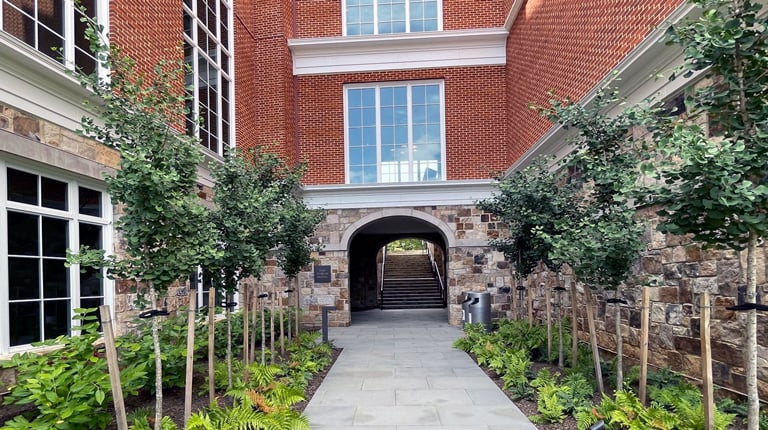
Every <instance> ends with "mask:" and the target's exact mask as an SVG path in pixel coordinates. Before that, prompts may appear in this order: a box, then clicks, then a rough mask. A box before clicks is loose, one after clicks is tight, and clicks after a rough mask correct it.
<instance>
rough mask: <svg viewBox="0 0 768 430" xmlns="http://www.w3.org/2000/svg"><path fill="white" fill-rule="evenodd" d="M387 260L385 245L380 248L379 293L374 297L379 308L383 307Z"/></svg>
mask: <svg viewBox="0 0 768 430" xmlns="http://www.w3.org/2000/svg"><path fill="white" fill-rule="evenodd" d="M386 262H387V247H386V246H385V247H384V248H383V250H382V256H381V282H380V283H379V294H378V297H377V298H376V299H377V301H378V302H379V309H383V308H384V266H385V264H386Z"/></svg>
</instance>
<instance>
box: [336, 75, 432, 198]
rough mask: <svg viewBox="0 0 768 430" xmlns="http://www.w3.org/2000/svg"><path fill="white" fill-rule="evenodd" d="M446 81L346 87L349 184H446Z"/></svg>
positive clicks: (345, 117)
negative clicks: (440, 182)
mask: <svg viewBox="0 0 768 430" xmlns="http://www.w3.org/2000/svg"><path fill="white" fill-rule="evenodd" d="M444 100H445V93H444V87H443V81H415V82H389V83H374V84H350V85H346V86H345V87H344V130H345V132H344V140H345V148H346V173H347V183H349V184H373V183H385V182H420V181H440V180H444V179H445V155H444V154H445V107H444Z"/></svg>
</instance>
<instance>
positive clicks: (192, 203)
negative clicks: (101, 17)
mask: <svg viewBox="0 0 768 430" xmlns="http://www.w3.org/2000/svg"><path fill="white" fill-rule="evenodd" d="M100 31H101V28H99V27H97V26H95V25H92V26H90V28H89V31H88V32H87V34H89V35H90V42H91V47H92V49H93V50H94V52H95V53H96V55H97V58H99V59H100V62H101V64H102V65H103V66H105V67H108V68H109V69H110V71H111V73H110V77H109V79H100V78H99V77H98V76H97V75H96V74H93V75H90V76H84V75H77V78H78V79H79V80H80V83H81V85H82V86H84V87H87V88H89V89H91V90H92V91H93V96H92V97H90V98H89V99H87V100H85V101H84V103H85V105H86V107H87V108H88V109H89V110H90V111H91V112H92V116H88V117H83V119H82V120H81V126H82V134H83V135H84V136H86V137H89V138H93V139H95V140H97V141H99V142H101V143H103V144H104V145H107V146H109V147H112V148H115V149H117V150H118V151H119V152H120V168H119V169H117V170H116V171H115V173H114V174H113V175H112V176H108V177H106V178H105V182H106V184H107V191H108V192H109V195H110V197H111V199H112V202H113V203H115V204H119V205H120V206H121V208H122V213H121V215H120V217H119V218H118V219H117V220H116V222H115V227H116V228H117V229H118V230H120V232H121V233H122V237H123V239H124V247H123V250H124V253H122V254H121V255H120V256H119V257H115V256H109V257H105V255H104V252H103V251H93V250H90V251H89V250H88V249H87V248H83V249H81V250H80V253H79V254H70V256H69V257H70V258H69V261H70V262H71V263H80V264H83V265H90V266H95V267H106V268H107V272H108V273H109V274H110V275H111V276H116V277H120V278H124V279H134V280H136V281H138V282H139V286H140V287H142V286H143V287H149V289H155V290H156V291H157V293H158V294H160V295H163V294H164V292H165V291H166V289H167V288H168V286H170V285H171V284H172V283H173V282H174V281H176V280H179V279H182V278H184V277H186V276H187V275H188V274H189V273H190V272H192V271H193V270H196V268H197V266H198V265H199V264H201V263H202V262H203V261H205V260H208V259H209V258H211V256H212V255H214V254H215V248H214V235H213V228H212V225H211V223H210V222H209V221H208V219H207V218H208V211H207V209H205V207H204V206H203V205H202V204H201V202H200V201H199V198H198V197H197V194H196V191H195V186H196V184H197V174H196V173H197V166H198V164H200V163H201V162H202V161H203V158H204V157H203V154H202V152H201V151H200V147H199V145H198V144H197V139H196V138H194V137H191V136H188V135H186V134H183V133H180V131H181V130H184V129H185V124H184V122H183V121H184V118H185V114H186V106H185V103H187V102H188V101H190V97H191V95H190V94H188V93H186V92H185V91H184V88H182V87H181V86H180V85H179V84H178V83H179V82H183V81H184V74H185V68H184V65H183V62H182V60H177V61H165V60H164V61H161V62H160V63H158V64H157V65H156V66H155V68H154V70H153V73H150V74H145V73H142V72H140V71H139V70H138V68H137V64H136V62H135V61H133V60H132V59H130V58H129V57H127V56H125V55H124V54H122V53H121V51H120V49H119V48H118V47H117V46H114V45H111V46H105V45H104V44H103V43H101V41H100V40H99V38H98V34H99V33H100ZM143 287H142V288H138V290H137V293H138V294H139V296H140V297H143V294H145V293H146V292H147V290H146V289H145V288H143ZM152 305H154V304H152Z"/></svg>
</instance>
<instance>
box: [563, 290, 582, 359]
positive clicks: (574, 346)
mask: <svg viewBox="0 0 768 430" xmlns="http://www.w3.org/2000/svg"><path fill="white" fill-rule="evenodd" d="M566 279H567V280H568V283H569V284H570V290H571V369H575V368H576V365H577V364H578V361H579V326H578V319H579V296H578V295H577V294H576V293H577V292H578V291H577V290H576V280H575V279H571V278H570V277H569V278H566Z"/></svg>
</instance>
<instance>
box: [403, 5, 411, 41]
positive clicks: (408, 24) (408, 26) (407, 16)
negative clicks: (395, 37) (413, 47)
mask: <svg viewBox="0 0 768 430" xmlns="http://www.w3.org/2000/svg"><path fill="white" fill-rule="evenodd" d="M410 6H411V5H410V0H405V2H404V5H403V7H404V8H405V32H406V33H410V32H411V7H410Z"/></svg>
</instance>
